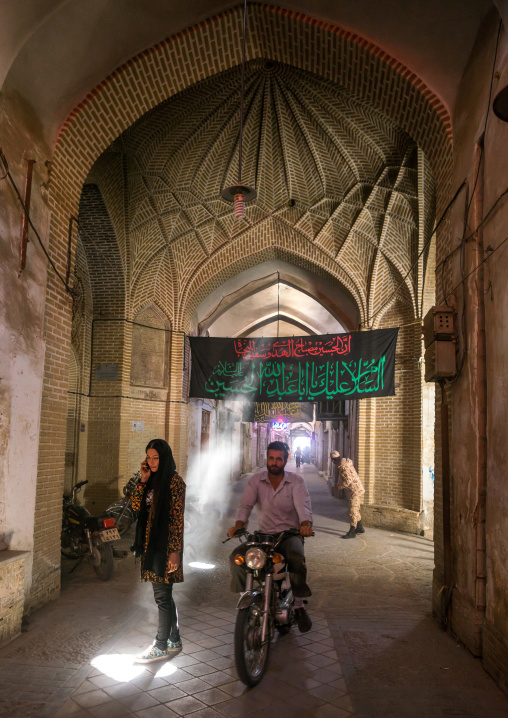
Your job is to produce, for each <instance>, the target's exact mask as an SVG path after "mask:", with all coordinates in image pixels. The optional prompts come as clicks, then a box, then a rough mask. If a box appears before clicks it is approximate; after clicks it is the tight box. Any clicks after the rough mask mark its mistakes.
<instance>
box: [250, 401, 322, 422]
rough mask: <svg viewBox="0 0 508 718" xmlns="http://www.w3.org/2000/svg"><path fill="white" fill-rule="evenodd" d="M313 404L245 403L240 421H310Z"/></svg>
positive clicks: (282, 402) (287, 402)
mask: <svg viewBox="0 0 508 718" xmlns="http://www.w3.org/2000/svg"><path fill="white" fill-rule="evenodd" d="M313 418H314V404H310V403H309V402H303V401H262V402H255V403H254V404H245V406H244V407H243V412H242V421H259V422H260V423H266V422H268V421H276V422H277V423H279V424H292V423H294V422H296V421H312V420H313Z"/></svg>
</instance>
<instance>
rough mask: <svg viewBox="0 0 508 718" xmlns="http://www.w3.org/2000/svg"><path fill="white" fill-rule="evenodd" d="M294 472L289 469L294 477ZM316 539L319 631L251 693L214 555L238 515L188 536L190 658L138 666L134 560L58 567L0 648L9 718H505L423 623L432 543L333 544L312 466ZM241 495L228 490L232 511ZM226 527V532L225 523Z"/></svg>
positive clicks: (379, 534)
mask: <svg viewBox="0 0 508 718" xmlns="http://www.w3.org/2000/svg"><path fill="white" fill-rule="evenodd" d="M293 468H294V467H293ZM302 472H303V475H304V477H305V479H306V481H307V484H308V486H309V489H310V491H311V496H312V501H313V510H314V521H315V523H314V526H315V530H316V536H315V538H313V539H310V540H308V541H307V543H306V554H307V562H308V565H309V583H310V584H311V587H312V589H313V596H312V598H311V599H310V600H309V605H308V608H309V612H310V614H311V616H312V619H313V627H312V630H311V631H310V632H309V633H307V634H300V633H299V631H298V629H297V628H293V629H292V631H291V633H290V634H289V635H287V636H284V637H278V636H276V637H275V639H274V642H273V643H272V646H271V654H270V661H269V666H268V670H267V673H266V675H265V677H264V678H263V681H262V683H261V684H260V685H259V686H258V687H256V688H253V689H247V688H246V687H245V686H244V685H243V684H242V683H241V682H240V681H239V680H238V678H237V676H236V672H235V668H234V662H233V658H232V656H233V629H234V621H235V615H236V612H235V602H236V598H235V596H234V595H233V594H231V593H230V592H229V591H228V590H227V589H228V587H227V581H228V567H227V558H228V555H229V553H230V551H231V550H232V547H233V546H232V544H231V543H228V544H225V545H224V544H222V538H223V535H224V530H225V528H226V527H227V526H228V525H230V523H229V522H230V519H231V511H230V512H229V514H230V515H229V516H228V511H227V510H226V511H225V512H224V516H223V517H222V519H221V522H217V520H216V517H215V518H214V521H213V523H212V524H211V525H209V526H206V522H205V516H203V519H202V520H201V521H200V522H199V525H198V526H194V527H191V530H189V532H188V540H187V551H186V563H187V564H188V562H189V561H190V560H198V559H199V560H201V561H205V562H209V563H213V564H214V568H213V570H206V569H203V568H192V567H191V566H189V565H186V566H185V571H186V577H185V582H184V583H183V584H181V585H178V586H176V587H175V600H176V603H177V606H178V610H179V617H180V626H181V633H182V639H183V644H184V648H183V651H182V652H181V653H180V654H177V655H176V656H175V657H174V658H173V659H172V660H169V661H162V662H159V663H156V664H152V665H148V666H147V665H139V664H135V663H134V662H133V657H134V655H135V654H136V653H138V652H139V651H141V650H143V649H144V648H146V647H147V646H148V645H150V643H151V642H152V640H153V636H154V633H155V624H154V621H155V617H156V615H155V606H154V603H153V597H152V591H151V587H150V586H148V585H146V584H141V583H139V581H138V578H137V568H135V567H134V565H133V561H132V559H131V558H129V559H127V560H125V561H122V562H119V563H118V564H117V566H116V567H115V576H114V578H113V580H112V581H110V582H106V583H104V582H101V581H99V580H98V579H97V578H96V577H95V575H94V574H93V572H92V571H91V569H90V567H89V566H86V565H83V566H79V567H78V568H77V569H76V570H75V571H74V572H73V573H69V570H70V568H71V567H72V564H68V565H64V566H63V573H64V575H63V581H62V595H61V598H60V599H59V600H58V601H56V602H53V603H52V604H50V605H48V606H46V607H44V608H43V609H41V610H40V611H38V612H37V613H36V614H34V616H33V617H32V619H31V622H30V625H29V626H28V630H27V631H26V632H25V633H24V634H23V635H22V636H21V637H20V638H18V639H16V640H15V641H13V642H12V643H11V644H9V646H6V647H4V648H3V649H1V650H0V716H2V718H11V717H12V718H14V717H15V718H27V717H28V716H31V717H33V718H39V717H41V718H48V717H49V718H62V717H64V716H73V717H74V718H85V717H86V718H92V717H96V718H101V717H102V716H104V718H123V717H124V716H125V717H128V716H136V718H173V717H175V716H193V717H194V718H236V717H238V718H240V717H241V718H243V717H245V716H252V718H254V716H256V717H257V716H262V718H293V717H295V718H296V717H298V718H328V717H329V718H430V717H431V716H432V718H434V717H435V716H443V717H444V716H455V717H459V718H484V717H486V716H488V718H501V717H503V718H506V716H508V698H507V697H506V696H505V695H504V694H502V693H501V692H500V691H499V689H498V688H497V687H496V686H495V685H494V683H493V682H492V681H491V680H490V678H489V677H488V676H487V674H486V673H485V672H484V671H483V669H482V667H481V664H480V663H479V662H478V661H477V660H475V659H474V658H472V656H470V655H469V654H468V653H467V651H465V650H464V648H463V647H461V646H460V645H458V644H457V643H456V642H455V641H454V640H453V639H452V638H451V637H450V636H449V635H447V634H445V633H443V632H442V631H441V630H440V629H439V627H438V626H437V624H436V623H435V622H434V621H433V619H432V618H431V616H430V582H431V575H432V568H433V547H432V544H431V542H429V541H427V540H425V539H422V538H420V537H416V536H409V535H407V534H398V533H391V532H388V531H381V530H376V529H369V528H367V531H366V533H365V534H363V535H362V536H359V537H357V538H356V539H354V540H349V541H342V540H340V537H341V536H342V535H343V534H344V533H345V532H346V531H347V528H348V522H347V510H346V507H345V506H344V505H343V504H342V503H341V502H338V501H336V500H335V499H333V498H332V497H331V496H330V494H329V491H328V488H327V485H326V482H325V481H324V479H323V478H322V477H320V476H319V475H318V474H317V472H316V470H315V469H314V468H313V467H310V466H308V465H307V464H306V465H304V467H303V469H302ZM242 484H243V482H239V483H238V485H236V486H235V487H233V490H232V497H231V498H232V502H231V503H232V506H234V505H235V504H236V501H237V496H238V493H239V491H240V490H241V488H242ZM219 523H220V525H219Z"/></svg>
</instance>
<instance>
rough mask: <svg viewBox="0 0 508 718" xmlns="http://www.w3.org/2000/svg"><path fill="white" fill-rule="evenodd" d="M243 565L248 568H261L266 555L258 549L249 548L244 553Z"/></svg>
mask: <svg viewBox="0 0 508 718" xmlns="http://www.w3.org/2000/svg"><path fill="white" fill-rule="evenodd" d="M245 563H246V564H247V566H248V567H249V568H263V566H264V565H265V563H266V553H265V552H264V551H263V549H260V548H249V549H247V551H246V552H245Z"/></svg>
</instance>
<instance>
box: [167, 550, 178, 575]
mask: <svg viewBox="0 0 508 718" xmlns="http://www.w3.org/2000/svg"><path fill="white" fill-rule="evenodd" d="M179 566H180V554H179V553H178V551H173V552H172V553H170V554H169V561H168V573H173V572H174V571H176V570H177V568H178V567H179Z"/></svg>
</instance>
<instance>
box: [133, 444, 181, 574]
mask: <svg viewBox="0 0 508 718" xmlns="http://www.w3.org/2000/svg"><path fill="white" fill-rule="evenodd" d="M148 449H155V451H156V452H157V453H158V454H159V468H158V470H157V471H156V472H152V473H151V474H150V478H149V479H148V481H147V483H146V486H145V491H144V493H143V500H142V501H141V506H140V509H139V516H138V523H137V526H136V539H135V542H134V546H133V549H134V552H135V554H136V556H142V562H143V570H144V571H152V572H153V573H155V574H156V575H157V576H161V577H164V576H165V573H166V562H167V545H168V531H169V515H170V506H171V479H172V478H173V476H174V474H175V473H176V464H175V460H174V458H173V452H172V451H171V447H170V446H169V444H168V443H167V442H166V441H164V439H152V441H150V442H148V445H147V447H146V449H145V451H148ZM152 489H153V498H152V504H151V505H152V507H153V512H154V513H153V516H152V522H151V527H150V536H149V537H148V545H147V547H146V551H145V550H144V544H145V536H146V526H147V523H148V516H149V513H150V507H149V506H148V505H147V503H146V498H147V496H148V494H149V492H150V490H152ZM143 552H144V553H143Z"/></svg>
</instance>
